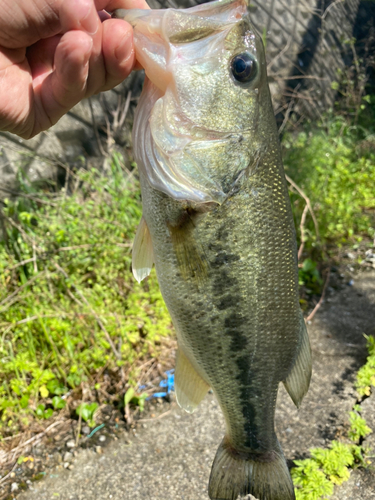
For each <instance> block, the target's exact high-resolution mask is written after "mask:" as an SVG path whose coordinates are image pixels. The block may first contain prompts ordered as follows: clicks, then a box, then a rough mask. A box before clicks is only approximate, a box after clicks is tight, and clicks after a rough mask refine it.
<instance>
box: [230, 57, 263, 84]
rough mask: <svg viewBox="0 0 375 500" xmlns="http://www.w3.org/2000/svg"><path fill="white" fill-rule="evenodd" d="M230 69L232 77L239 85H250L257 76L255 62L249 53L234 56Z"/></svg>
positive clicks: (256, 64)
mask: <svg viewBox="0 0 375 500" xmlns="http://www.w3.org/2000/svg"><path fill="white" fill-rule="evenodd" d="M230 68H231V71H232V75H233V76H234V78H235V79H236V80H237V82H240V83H250V82H251V81H253V80H254V79H255V77H256V76H257V74H258V63H257V60H256V59H255V57H254V56H253V55H251V54H249V52H243V53H242V54H237V55H236V56H234V57H233V59H232V62H231V65H230Z"/></svg>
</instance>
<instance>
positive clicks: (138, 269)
mask: <svg viewBox="0 0 375 500" xmlns="http://www.w3.org/2000/svg"><path fill="white" fill-rule="evenodd" d="M153 264H154V251H153V248H152V241H151V235H150V231H149V229H148V226H147V224H146V221H145V220H144V218H143V217H142V219H141V222H140V224H139V226H138V229H137V233H136V235H135V238H134V243H133V252H132V269H133V275H134V278H135V279H136V280H137V281H138V283H140V282H141V281H142V280H143V279H145V278H147V276H148V275H149V274H150V272H151V269H152V266H153Z"/></svg>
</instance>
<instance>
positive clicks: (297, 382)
mask: <svg viewBox="0 0 375 500" xmlns="http://www.w3.org/2000/svg"><path fill="white" fill-rule="evenodd" d="M311 369H312V360H311V348H310V341H309V336H308V333H307V329H306V325H305V321H304V319H303V317H302V314H301V330H300V344H299V349H298V354H297V358H296V361H295V363H294V366H293V368H292V370H291V371H290V373H289V375H288V376H287V378H286V379H285V380H284V386H285V389H286V390H287V391H288V394H289V396H290V397H291V398H292V401H293V403H294V404H295V405H296V406H297V408H298V407H299V406H300V404H301V402H302V399H303V397H304V396H305V394H306V393H307V391H308V388H309V385H310V379H311Z"/></svg>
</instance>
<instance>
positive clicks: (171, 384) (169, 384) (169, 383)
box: [147, 370, 174, 400]
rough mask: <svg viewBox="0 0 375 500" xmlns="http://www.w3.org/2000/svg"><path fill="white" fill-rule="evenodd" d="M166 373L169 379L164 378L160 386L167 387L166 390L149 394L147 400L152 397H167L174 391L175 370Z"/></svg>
mask: <svg viewBox="0 0 375 500" xmlns="http://www.w3.org/2000/svg"><path fill="white" fill-rule="evenodd" d="M165 374H166V375H167V379H166V380H165V379H164V380H162V381H161V382H160V384H159V387H166V388H167V390H166V392H156V393H155V394H152V395H151V396H149V397H148V398H147V400H149V399H152V398H165V397H166V396H168V394H170V393H171V392H172V391H174V370H168V371H167V372H165Z"/></svg>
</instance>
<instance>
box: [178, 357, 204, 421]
mask: <svg viewBox="0 0 375 500" xmlns="http://www.w3.org/2000/svg"><path fill="white" fill-rule="evenodd" d="M209 389H210V386H209V385H208V384H207V382H205V381H204V380H203V378H202V377H201V376H200V375H199V374H198V373H197V372H196V370H195V369H194V367H193V365H192V364H191V363H190V361H189V360H188V358H187V356H186V355H185V353H184V352H183V351H182V349H181V348H179V349H178V351H177V357H176V371H175V390H176V398H177V403H178V404H179V406H181V408H183V409H184V410H185V411H187V412H188V413H193V411H194V410H195V409H196V407H197V406H198V405H199V403H200V402H201V401H202V399H203V398H204V396H205V395H206V394H207V392H208V390H209Z"/></svg>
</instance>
